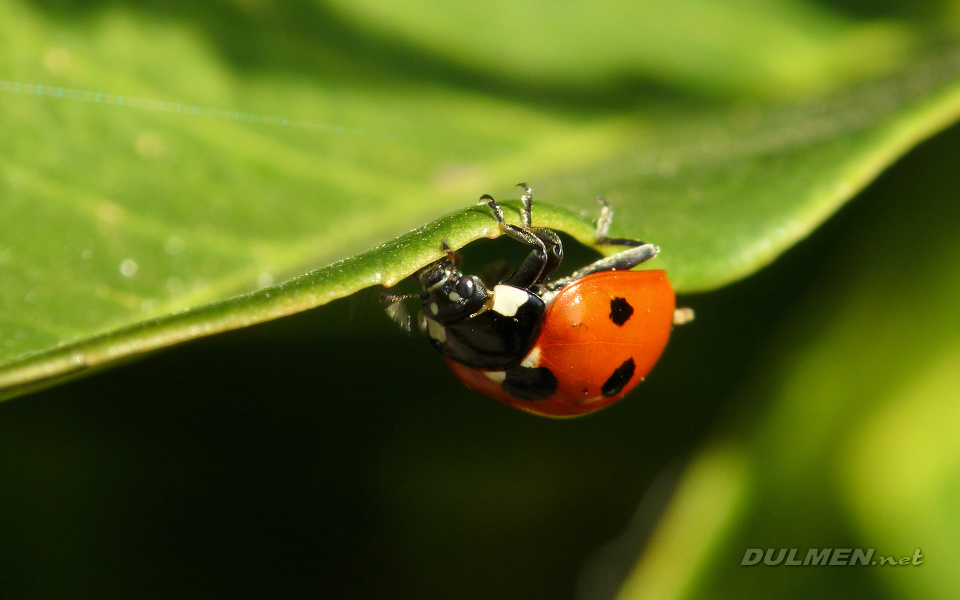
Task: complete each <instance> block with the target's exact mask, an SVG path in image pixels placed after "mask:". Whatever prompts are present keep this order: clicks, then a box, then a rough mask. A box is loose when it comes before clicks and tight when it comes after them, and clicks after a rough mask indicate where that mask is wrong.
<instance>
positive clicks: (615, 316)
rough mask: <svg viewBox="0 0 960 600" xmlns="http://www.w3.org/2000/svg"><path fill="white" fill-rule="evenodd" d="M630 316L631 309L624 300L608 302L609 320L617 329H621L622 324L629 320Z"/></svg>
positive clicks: (617, 299)
mask: <svg viewBox="0 0 960 600" xmlns="http://www.w3.org/2000/svg"><path fill="white" fill-rule="evenodd" d="M631 315H633V307H632V306H630V303H629V302H627V299H626V298H614V299H613V300H611V301H610V320H611V321H613V322H614V323H616V324H617V326H618V327H623V324H624V323H626V322H627V321H628V320H630V317H631Z"/></svg>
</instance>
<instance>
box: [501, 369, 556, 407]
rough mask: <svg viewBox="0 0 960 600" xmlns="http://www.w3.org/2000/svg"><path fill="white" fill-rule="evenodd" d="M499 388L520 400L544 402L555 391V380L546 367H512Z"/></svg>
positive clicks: (551, 372)
mask: <svg viewBox="0 0 960 600" xmlns="http://www.w3.org/2000/svg"><path fill="white" fill-rule="evenodd" d="M500 387H501V388H503V391H505V392H506V393H508V394H510V395H511V396H513V397H514V398H519V399H520V400H544V399H546V398H549V397H550V396H552V395H553V393H554V392H555V391H557V378H556V377H555V376H554V374H553V371H551V370H550V369H548V368H547V367H537V368H535V369H531V368H529V367H512V368H509V369H507V376H506V377H505V378H504V380H503V383H502V384H500Z"/></svg>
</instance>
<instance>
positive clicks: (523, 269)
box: [480, 188, 563, 289]
mask: <svg viewBox="0 0 960 600" xmlns="http://www.w3.org/2000/svg"><path fill="white" fill-rule="evenodd" d="M527 190H529V188H527ZM480 200H481V201H486V203H487V206H489V207H490V211H491V212H492V213H493V218H494V219H496V221H497V224H498V225H500V231H501V232H503V233H504V234H506V235H507V236H509V237H511V238H513V239H515V240H517V241H518V242H521V243H523V244H526V245H528V246H532V247H533V251H532V252H531V253H530V255H529V256H527V258H526V259H524V261H523V264H521V265H520V268H518V269H517V270H516V272H514V273H513V275H511V276H510V277H507V278H506V279H505V280H503V281H502V282H501V283H504V284H506V285H509V286H513V287H517V288H523V289H528V288H530V287H531V286H533V285H536V284H537V283H540V282H541V281H543V280H544V279H546V278H547V277H548V276H549V275H550V274H551V273H553V271H554V269H556V268H557V265H559V264H560V261H561V260H562V259H563V247H562V245H561V244H560V238H559V237H557V235H556V234H555V233H553V232H552V231H549V230H546V229H524V228H520V227H517V226H515V225H510V224H509V223H507V222H505V221H504V218H503V209H502V208H500V204H498V203H497V201H496V200H494V199H493V197H492V196H489V195H487V194H484V195H483V196H481V197H480ZM529 205H530V194H529V193H528V194H526V195H525V200H524V209H523V211H521V218H522V219H523V220H524V222H525V223H526V222H528V221H529V220H530V213H529ZM548 246H549V247H548Z"/></svg>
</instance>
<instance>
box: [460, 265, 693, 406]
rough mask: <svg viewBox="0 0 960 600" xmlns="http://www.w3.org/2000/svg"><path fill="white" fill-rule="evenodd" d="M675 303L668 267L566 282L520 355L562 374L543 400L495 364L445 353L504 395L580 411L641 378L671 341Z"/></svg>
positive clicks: (605, 402) (477, 383) (476, 386)
mask: <svg viewBox="0 0 960 600" xmlns="http://www.w3.org/2000/svg"><path fill="white" fill-rule="evenodd" d="M674 308H675V298H674V292H673V287H672V286H671V285H670V281H669V280H668V279H667V274H666V272H665V271H662V270H644V271H605V272H600V273H593V274H591V275H588V276H586V277H584V278H583V279H579V280H577V281H574V282H573V283H571V284H570V285H568V286H567V287H565V288H563V289H562V290H560V292H559V293H558V294H557V296H556V297H555V298H554V299H553V302H552V303H551V304H550V307H549V308H548V310H547V313H546V315H545V317H544V323H543V328H542V330H541V332H540V335H539V337H538V338H537V342H536V343H535V344H534V346H533V348H532V349H531V350H530V352H529V353H527V355H526V357H525V358H524V361H523V363H522V364H524V366H527V367H545V368H547V369H549V370H550V371H551V372H552V373H553V375H554V377H556V379H557V389H556V391H555V392H554V393H553V395H551V396H549V397H548V398H545V399H543V400H523V399H519V398H516V397H514V396H512V395H510V394H508V393H506V392H504V391H503V389H502V388H501V385H500V381H501V380H502V378H500V379H498V378H497V377H496V372H494V371H484V370H482V369H476V368H472V367H467V366H465V365H462V364H460V363H458V362H456V361H453V360H451V359H449V358H447V359H446V361H447V364H448V365H449V366H450V368H451V369H452V370H453V372H454V374H456V376H457V377H458V378H459V379H460V381H462V382H463V383H464V384H465V385H466V386H467V387H469V388H471V389H473V390H475V391H477V392H480V393H482V394H485V395H487V396H489V397H491V398H493V399H494V400H497V401H498V402H501V403H503V404H506V405H508V406H512V407H514V408H517V409H519V410H524V411H527V412H531V413H535V414H538V415H543V416H549V417H574V416H579V415H583V414H586V413H589V412H592V411H595V410H597V409H600V408H603V407H605V406H609V405H610V404H613V403H614V402H616V401H617V400H619V399H620V398H622V397H623V396H624V395H625V394H627V393H628V392H630V390H632V389H633V388H634V387H636V385H637V384H638V383H640V382H641V381H643V378H644V377H645V376H646V375H647V373H649V372H650V369H652V368H653V365H654V364H656V362H657V360H658V359H659V358H660V355H661V354H662V353H663V349H664V348H665V347H666V345H667V340H668V339H669V337H670V330H671V328H672V325H673V313H674ZM501 373H502V372H501Z"/></svg>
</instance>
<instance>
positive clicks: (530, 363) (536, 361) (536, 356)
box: [520, 346, 540, 369]
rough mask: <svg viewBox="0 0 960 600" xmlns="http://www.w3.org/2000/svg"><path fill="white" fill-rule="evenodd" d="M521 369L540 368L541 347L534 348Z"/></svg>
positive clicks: (522, 363) (521, 364) (524, 360)
mask: <svg viewBox="0 0 960 600" xmlns="http://www.w3.org/2000/svg"><path fill="white" fill-rule="evenodd" d="M520 366H521V367H526V368H528V369H536V368H537V367H539V366H540V346H534V347H533V350H531V351H530V353H529V354H527V356H526V358H524V359H523V362H521V363H520Z"/></svg>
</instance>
